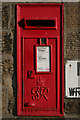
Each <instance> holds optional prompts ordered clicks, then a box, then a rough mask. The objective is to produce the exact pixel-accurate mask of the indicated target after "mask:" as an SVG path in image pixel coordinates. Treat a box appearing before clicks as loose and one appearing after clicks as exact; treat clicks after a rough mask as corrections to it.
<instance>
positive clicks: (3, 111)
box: [2, 86, 8, 117]
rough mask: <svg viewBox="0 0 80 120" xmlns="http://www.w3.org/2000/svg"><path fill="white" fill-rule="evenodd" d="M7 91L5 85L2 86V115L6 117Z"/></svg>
mask: <svg viewBox="0 0 80 120" xmlns="http://www.w3.org/2000/svg"><path fill="white" fill-rule="evenodd" d="M7 107H8V91H7V87H6V86H4V87H3V90H2V116H3V117H6V116H7V115H8V109H7Z"/></svg>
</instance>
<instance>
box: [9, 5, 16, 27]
mask: <svg viewBox="0 0 80 120" xmlns="http://www.w3.org/2000/svg"><path fill="white" fill-rule="evenodd" d="M16 14H17V11H16V4H15V3H13V4H12V5H11V21H10V27H11V28H15V21H16V19H15V18H16Z"/></svg>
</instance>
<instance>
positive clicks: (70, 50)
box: [66, 30, 80, 60]
mask: <svg viewBox="0 0 80 120" xmlns="http://www.w3.org/2000/svg"><path fill="white" fill-rule="evenodd" d="M79 39H80V35H79V33H78V31H77V30H76V31H75V30H73V31H70V30H69V31H67V34H66V59H73V60H77V59H79V58H80V56H79V49H80V40H79Z"/></svg>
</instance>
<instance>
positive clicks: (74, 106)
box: [64, 99, 80, 116]
mask: <svg viewBox="0 0 80 120" xmlns="http://www.w3.org/2000/svg"><path fill="white" fill-rule="evenodd" d="M64 107H65V109H64V112H65V114H66V115H73V116H75V115H76V116H79V113H80V100H79V99H65V101H64Z"/></svg>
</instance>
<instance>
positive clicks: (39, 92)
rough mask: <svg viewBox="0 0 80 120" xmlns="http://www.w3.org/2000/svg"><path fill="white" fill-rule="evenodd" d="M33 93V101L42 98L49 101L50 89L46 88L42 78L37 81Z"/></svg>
mask: <svg viewBox="0 0 80 120" xmlns="http://www.w3.org/2000/svg"><path fill="white" fill-rule="evenodd" d="M31 93H32V95H33V96H32V99H33V100H35V99H37V100H39V99H40V98H41V97H43V98H44V99H45V100H48V98H47V93H48V88H47V87H45V86H44V80H43V79H42V78H41V77H39V79H38V80H37V81H36V86H35V87H33V88H32V89H31Z"/></svg>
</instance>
